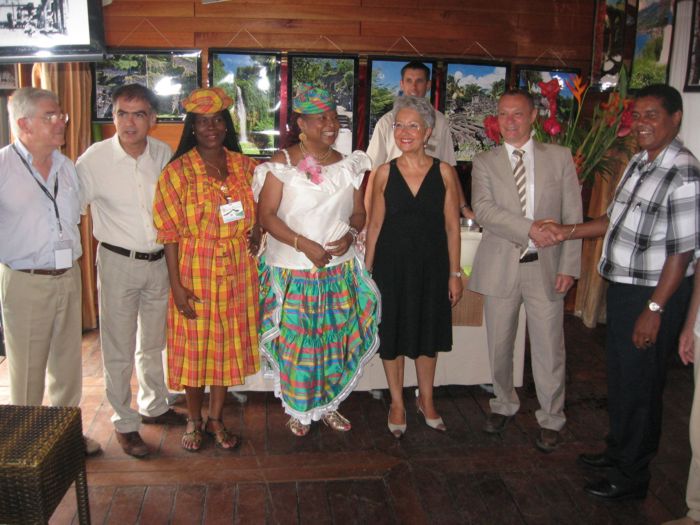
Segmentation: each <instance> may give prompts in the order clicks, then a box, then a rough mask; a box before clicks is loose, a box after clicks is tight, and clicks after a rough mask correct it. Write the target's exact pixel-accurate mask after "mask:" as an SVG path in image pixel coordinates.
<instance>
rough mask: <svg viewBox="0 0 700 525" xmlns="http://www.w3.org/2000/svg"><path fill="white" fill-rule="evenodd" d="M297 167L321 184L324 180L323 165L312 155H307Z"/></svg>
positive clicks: (314, 181)
mask: <svg viewBox="0 0 700 525" xmlns="http://www.w3.org/2000/svg"><path fill="white" fill-rule="evenodd" d="M297 168H298V169H299V170H300V171H303V172H304V173H305V174H306V178H307V179H309V180H310V181H311V182H312V183H314V184H316V185H319V184H321V183H322V182H323V166H322V165H321V164H319V163H318V161H317V160H316V159H315V158H314V157H313V156H311V155H305V156H304V158H303V159H302V160H301V162H299V164H297Z"/></svg>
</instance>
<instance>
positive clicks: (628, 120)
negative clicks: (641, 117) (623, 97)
mask: <svg viewBox="0 0 700 525" xmlns="http://www.w3.org/2000/svg"><path fill="white" fill-rule="evenodd" d="M625 102H626V101H625ZM633 120H634V119H633V118H632V105H631V104H629V105H627V107H626V108H625V110H624V111H623V112H622V115H620V128H619V129H618V130H617V136H618V137H626V136H627V135H629V134H630V132H631V131H632V121H633Z"/></svg>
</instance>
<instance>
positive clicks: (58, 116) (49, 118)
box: [32, 113, 70, 125]
mask: <svg viewBox="0 0 700 525" xmlns="http://www.w3.org/2000/svg"><path fill="white" fill-rule="evenodd" d="M32 118H38V119H41V120H43V121H44V122H46V123H47V124H51V125H53V124H58V123H59V122H63V123H64V124H68V120H70V117H69V116H68V113H47V114H46V115H38V116H35V117H32Z"/></svg>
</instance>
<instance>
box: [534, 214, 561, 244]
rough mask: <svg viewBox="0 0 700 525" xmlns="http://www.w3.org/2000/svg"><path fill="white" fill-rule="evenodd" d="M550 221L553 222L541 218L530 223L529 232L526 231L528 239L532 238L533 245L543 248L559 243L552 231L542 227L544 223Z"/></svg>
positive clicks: (549, 220) (550, 220)
mask: <svg viewBox="0 0 700 525" xmlns="http://www.w3.org/2000/svg"><path fill="white" fill-rule="evenodd" d="M550 222H553V220H552V219H541V220H538V221H534V222H533V223H532V226H530V232H529V233H528V236H529V237H530V239H532V241H533V242H534V243H535V246H537V247H538V248H544V247H546V246H552V245H554V244H558V243H559V241H558V240H557V237H556V236H555V235H554V234H553V233H552V232H550V231H549V230H545V229H543V228H542V226H543V225H544V224H547V223H550Z"/></svg>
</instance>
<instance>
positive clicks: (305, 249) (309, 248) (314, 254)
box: [297, 237, 332, 268]
mask: <svg viewBox="0 0 700 525" xmlns="http://www.w3.org/2000/svg"><path fill="white" fill-rule="evenodd" d="M297 248H299V251H301V252H302V253H303V254H304V255H306V257H308V258H309V260H310V261H311V262H312V263H314V266H315V267H316V268H323V267H324V266H325V265H327V264H328V263H329V262H330V261H331V258H332V256H331V254H330V253H328V252H327V251H326V250H325V249H324V248H323V246H321V245H320V244H318V243H317V242H314V241H312V240H311V239H307V238H306V237H299V240H298V241H297Z"/></svg>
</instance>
